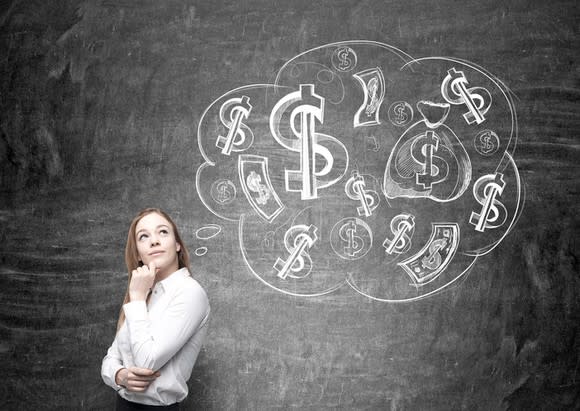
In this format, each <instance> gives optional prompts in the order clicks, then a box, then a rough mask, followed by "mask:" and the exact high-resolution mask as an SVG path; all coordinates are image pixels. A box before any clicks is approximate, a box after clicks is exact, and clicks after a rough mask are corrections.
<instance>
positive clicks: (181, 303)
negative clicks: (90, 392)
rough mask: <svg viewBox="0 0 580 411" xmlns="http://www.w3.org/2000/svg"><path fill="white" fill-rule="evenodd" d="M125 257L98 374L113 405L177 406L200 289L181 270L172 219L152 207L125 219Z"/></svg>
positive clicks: (182, 257)
mask: <svg viewBox="0 0 580 411" xmlns="http://www.w3.org/2000/svg"><path fill="white" fill-rule="evenodd" d="M125 263H126V264H127V269H128V271H129V285H128V287H127V293H126V294H125V300H124V303H123V306H122V308H121V312H120V315H119V321H118V323H117V335H116V336H115V339H114V341H113V344H112V345H111V347H110V348H109V350H108V351H107V355H106V356H105V358H103V363H102V366H101V375H102V377H103V380H104V381H105V383H106V384H107V385H109V386H111V387H113V388H114V389H115V390H117V392H118V394H119V395H118V397H117V410H133V409H138V410H147V409H156V410H158V409H168V410H178V409H179V402H181V401H183V399H184V398H185V397H186V396H187V393H188V388H187V380H188V379H189V377H190V376H191V371H192V369H193V365H194V364H195V360H196V359H197V355H198V353H199V350H200V348H201V344H202V342H203V339H204V337H205V334H206V330H207V327H206V325H207V320H208V317H209V311H210V309H209V302H208V299H207V296H206V294H205V291H204V290H203V288H202V287H201V286H200V285H199V283H198V282H197V281H196V280H194V279H193V278H192V277H191V275H190V273H189V271H188V266H189V254H188V252H187V249H186V248H185V246H184V244H183V241H182V240H181V237H180V236H179V233H178V231H177V227H176V226H175V223H174V222H173V221H172V220H171V218H170V217H169V216H168V215H167V214H166V213H164V212H163V211H161V210H159V209H153V208H148V209H145V210H143V211H141V212H140V213H139V214H138V215H137V216H136V217H135V218H134V219H133V222H132V223H131V226H130V228H129V234H128V236H127V246H126V248H125ZM160 406H161V407H160Z"/></svg>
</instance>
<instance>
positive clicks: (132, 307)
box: [123, 278, 209, 370]
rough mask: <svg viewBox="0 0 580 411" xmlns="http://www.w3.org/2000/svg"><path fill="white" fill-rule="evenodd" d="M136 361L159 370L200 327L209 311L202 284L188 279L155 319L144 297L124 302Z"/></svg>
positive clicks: (144, 366)
mask: <svg viewBox="0 0 580 411" xmlns="http://www.w3.org/2000/svg"><path fill="white" fill-rule="evenodd" d="M123 310H124V311H125V318H126V321H127V326H128V330H129V338H130V340H131V351H132V353H133V360H134V361H135V365H136V366H137V367H141V368H149V369H152V370H159V369H160V368H161V367H163V365H165V364H166V363H167V361H169V360H170V359H171V358H172V357H173V356H174V355H175V354H176V353H177V352H178V351H179V350H180V349H181V348H182V347H183V346H184V345H185V343H186V342H187V341H188V340H189V339H190V338H191V336H192V335H193V334H194V333H195V332H196V331H197V330H198V328H199V327H200V325H201V324H202V323H203V322H204V321H205V320H206V319H207V317H208V315H209V302H208V299H207V295H206V294H205V291H204V290H203V288H201V286H200V285H199V284H198V283H197V282H196V281H192V279H191V278H187V279H185V280H184V281H183V282H182V284H181V285H180V288H179V290H178V291H177V292H176V293H175V294H174V295H173V296H172V300H171V301H170V302H169V304H168V306H167V308H166V309H165V311H164V312H163V314H162V316H161V318H160V319H159V320H158V321H155V323H154V322H152V321H151V319H150V318H149V315H148V312H147V305H146V303H145V301H132V302H130V303H127V304H125V305H124V306H123Z"/></svg>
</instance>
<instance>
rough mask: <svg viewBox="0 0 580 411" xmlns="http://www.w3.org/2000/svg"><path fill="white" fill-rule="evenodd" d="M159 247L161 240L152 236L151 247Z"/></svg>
mask: <svg viewBox="0 0 580 411" xmlns="http://www.w3.org/2000/svg"><path fill="white" fill-rule="evenodd" d="M156 245H159V238H158V237H157V236H156V235H152V236H151V247H153V246H156Z"/></svg>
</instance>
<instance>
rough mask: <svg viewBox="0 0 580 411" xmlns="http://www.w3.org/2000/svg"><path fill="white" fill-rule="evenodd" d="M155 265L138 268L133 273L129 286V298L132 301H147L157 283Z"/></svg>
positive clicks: (152, 263)
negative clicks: (154, 284)
mask: <svg viewBox="0 0 580 411" xmlns="http://www.w3.org/2000/svg"><path fill="white" fill-rule="evenodd" d="M156 270H157V267H155V263H154V262H151V263H150V264H149V266H146V265H144V266H142V267H138V268H137V269H135V270H133V272H132V273H131V283H130V284H129V298H130V299H131V301H145V300H146V299H147V295H148V294H149V291H151V288H152V287H153V283H154V282H155V271H156Z"/></svg>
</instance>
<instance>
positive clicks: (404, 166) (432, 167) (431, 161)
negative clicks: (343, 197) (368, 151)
mask: <svg viewBox="0 0 580 411" xmlns="http://www.w3.org/2000/svg"><path fill="white" fill-rule="evenodd" d="M417 109H418V111H419V113H421V115H422V116H423V119H422V120H420V121H418V122H416V123H415V124H413V125H412V126H410V127H409V128H408V129H407V130H405V132H404V133H403V134H402V135H401V137H400V138H399V139H398V141H397V143H396V144H395V147H394V148H393V150H392V151H391V155H390V157H389V160H388V162H387V166H386V169H385V175H384V181H383V183H384V184H383V188H384V191H385V195H386V196H387V198H398V197H408V198H430V199H432V200H434V201H438V202H448V201H453V200H455V199H457V198H458V197H460V196H461V194H463V192H464V191H465V190H466V189H467V187H468V185H469V182H470V180H471V161H470V160H469V156H468V154H467V152H466V151H465V148H464V147H463V144H462V143H461V141H460V140H459V138H458V137H457V135H456V134H455V133H454V132H453V130H451V129H450V128H449V127H448V126H446V125H445V124H444V121H445V120H446V118H447V115H448V113H449V104H446V103H434V102H431V101H419V102H418V103H417Z"/></svg>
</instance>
